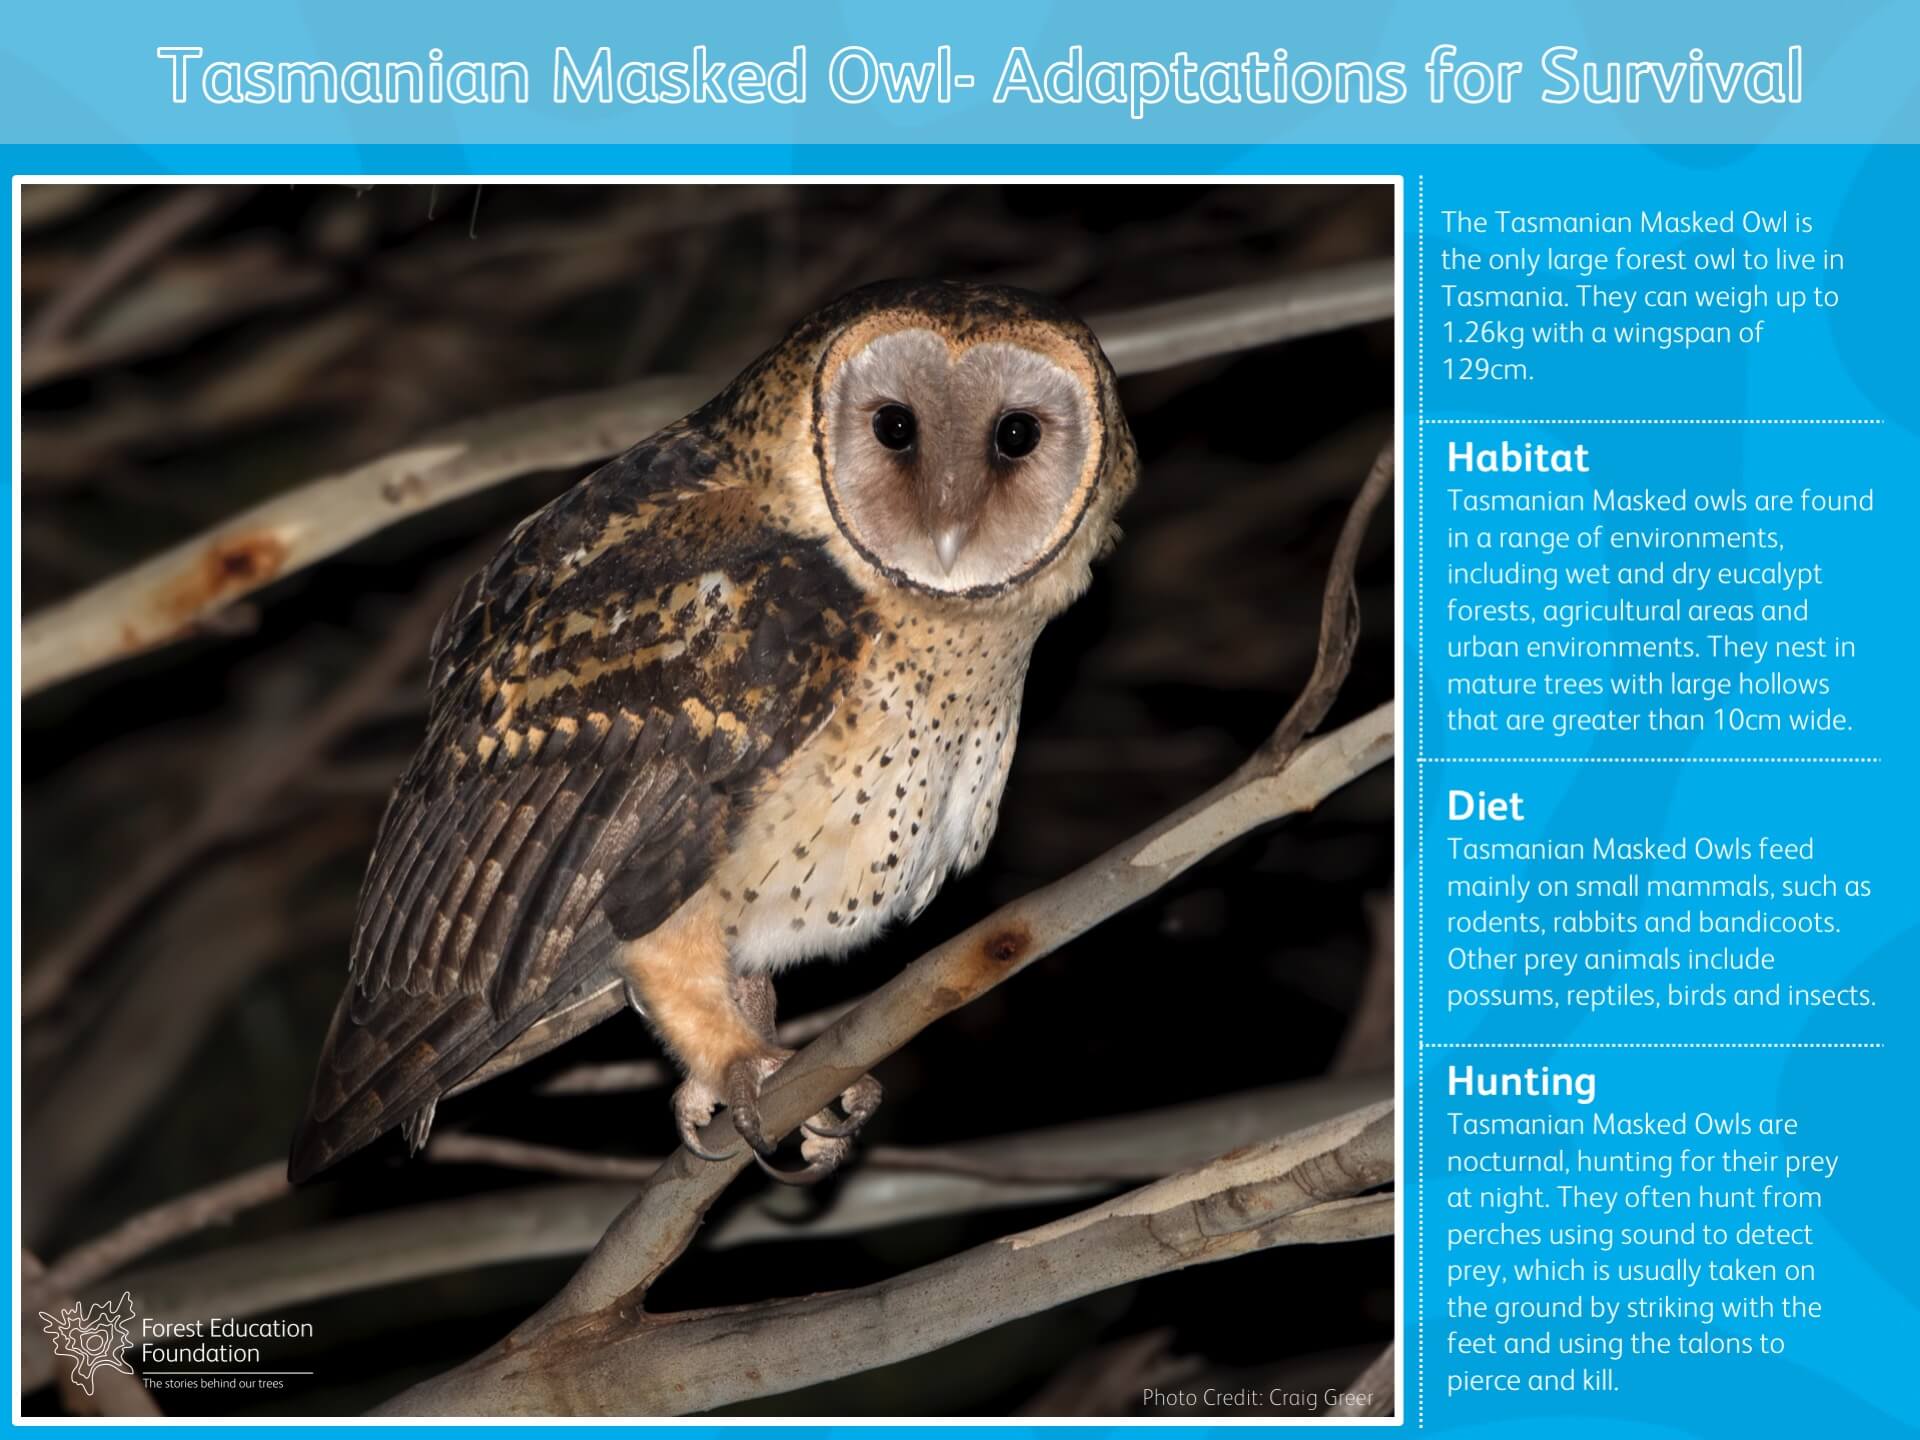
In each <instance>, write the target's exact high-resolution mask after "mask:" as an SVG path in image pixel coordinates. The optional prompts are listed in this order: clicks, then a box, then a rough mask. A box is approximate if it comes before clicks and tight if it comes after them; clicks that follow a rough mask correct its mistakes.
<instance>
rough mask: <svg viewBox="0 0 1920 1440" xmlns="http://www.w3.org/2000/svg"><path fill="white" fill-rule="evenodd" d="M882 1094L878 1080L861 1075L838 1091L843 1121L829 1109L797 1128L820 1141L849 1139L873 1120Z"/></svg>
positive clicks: (883, 1091) (884, 1092)
mask: <svg viewBox="0 0 1920 1440" xmlns="http://www.w3.org/2000/svg"><path fill="white" fill-rule="evenodd" d="M885 1095H886V1091H885V1090H883V1089H881V1088H880V1082H879V1081H878V1080H876V1079H874V1078H873V1076H871V1075H862V1076H861V1077H860V1078H859V1079H858V1080H856V1081H854V1082H853V1084H851V1085H849V1086H848V1087H847V1088H846V1089H845V1090H842V1091H841V1092H840V1105H841V1107H842V1108H843V1109H844V1110H845V1111H846V1112H847V1114H846V1118H845V1119H844V1120H842V1119H839V1118H838V1117H836V1116H835V1115H834V1113H833V1112H832V1111H831V1110H822V1111H821V1112H820V1113H819V1114H818V1115H815V1116H814V1117H813V1118H812V1119H811V1120H808V1121H806V1122H805V1123H804V1124H803V1125H802V1126H801V1127H800V1128H801V1129H803V1130H805V1131H806V1132H807V1133H808V1134H809V1135H815V1136H818V1137H819V1138H820V1139H822V1140H851V1139H852V1138H853V1137H854V1136H856V1135H858V1134H859V1133H860V1131H861V1128H862V1127H863V1126H865V1125H866V1123H867V1121H869V1120H871V1119H872V1118H873V1112H874V1111H876V1110H878V1109H879V1108H880V1101H881V1099H882V1098H883V1097H884V1096H885Z"/></svg>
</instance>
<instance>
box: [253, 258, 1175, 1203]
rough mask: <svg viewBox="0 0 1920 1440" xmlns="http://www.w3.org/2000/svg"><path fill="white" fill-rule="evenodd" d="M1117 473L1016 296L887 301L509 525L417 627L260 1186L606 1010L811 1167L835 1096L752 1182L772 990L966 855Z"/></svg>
mask: <svg viewBox="0 0 1920 1440" xmlns="http://www.w3.org/2000/svg"><path fill="white" fill-rule="evenodd" d="M1137 463H1138V462H1137V456H1136V452H1135V448H1134V443H1133V438H1132V435H1131V434H1130V433H1129V431H1128V428H1127V422H1126V419H1125V417H1124V416H1123V414H1122V413H1121V409H1120V404H1119V400H1118V398H1117V394H1116V389H1115V383H1114V375H1113V371H1112V368H1111V367H1110V366H1109V364H1108V363H1107V359H1106V357H1105V355H1104V354H1102V352H1101V350H1100V346H1099V344H1098V343H1097V342H1096V340H1095V339H1094V336H1093V334H1092V333H1091V332H1090V331H1089V330H1088V329H1087V327H1086V326H1085V325H1084V324H1082V323H1081V322H1080V321H1079V320H1077V319H1075V318H1074V317H1073V316H1072V315H1070V314H1068V313H1067V312H1066V311H1065V310H1063V309H1061V308H1060V307H1059V306H1057V305H1055V304H1053V303H1052V302H1050V301H1048V300H1045V299H1043V298H1041V297H1039V296H1037V295H1031V294H1027V293H1024V292H1021V291H1018V290H1012V289H1005V288H1001V287H997V286H987V285H973V284H956V283H949V282H889V283H884V284H880V285H874V286H870V287H867V288H865V289H861V290H857V291H855V292H853V293H852V294H849V295H847V296H845V297H843V298H842V299H840V300H838V301H836V302H835V303H833V304H831V305H829V306H827V307H826V308H824V309H822V310H820V311H818V312H816V313H815V314H813V315H810V316H809V317H807V318H806V319H805V320H803V321H801V322H800V323H799V324H798V325H797V326H796V327H795V328H794V329H793V330H792V331H791V332H790V333H789V334H788V335H787V337H786V338H785V339H784V340H782V341H781V342H780V343H779V344H778V345H776V346H775V347H774V348H773V349H771V350H769V351H768V352H767V353H766V354H765V355H763V356H761V357H760V358H759V359H758V360H756V361H755V362H754V363H753V364H752V365H750V366H749V367H748V368H747V369H746V370H745V372H744V373H742V374H741V375H740V376H739V378H738V379H736V380H735V381H734V382H733V383H732V384H731V385H729V386H728V387H727V388H726V389H725V390H724V391H723V392H722V393H721V394H720V395H719V396H717V397H716V398H715V399H713V400H712V401H710V402H709V403H708V404H706V405H705V406H703V407H702V408H701V409H699V410H697V411H695V412H694V413H693V414H692V415H689V416H688V417H686V418H685V419H683V420H680V421H677V422H675V423H674V424H672V425H669V426H667V427H666V428H665V429H664V430H662V431H660V432H659V433H658V434H656V435H654V436H653V437H652V438H650V439H648V440H645V441H642V442H641V443H640V444H638V445H636V446H634V447H633V448H632V449H631V450H628V451H627V452H626V453H625V454H623V455H621V456H619V457H618V458H617V459H615V460H612V461H610V462H609V463H608V464H606V465H605V466H603V467H601V468H600V469H599V470H597V471H595V472H594V473H593V474H592V475H590V476H588V477H587V478H586V479H585V480H583V481H581V482H580V483H579V484H578V485H576V486H575V487H574V488H573V489H571V490H569V491H567V492H566V493H565V494H563V495H561V496H560V497H559V498H558V499H557V500H555V501H554V502H553V503H552V504H550V505H548V506H547V507H546V508H545V509H544V510H541V511H540V512H538V513H537V514H535V515H533V516H532V517H531V518H529V519H527V520H526V521H524V522H522V523H521V524H520V526H519V527H518V528H517V529H516V530H515V531H514V532H513V533H512V534H511V536H509V538H508V539H507V541H506V543H505V544H504V545H503V546H502V548H501V549H500V551H499V552H498V553H497V554H496V555H495V556H494V557H493V559H492V560H491V562H490V563H489V564H487V565H486V567H485V568H484V569H482V570H481V571H480V573H478V574H477V575H475V576H473V577H472V578H471V579H470V580H469V581H468V582H467V583H466V585H465V587H464V588H463V590H462V591H461V593H460V595H459V597H458V598H457V599H456V601H455V602H454V604H453V606H452V608H451V609H449V610H448V612H447V614H446V615H445V616H444V617H443V618H442V620H441V622H440V625H439V628H438V630H437V632H436V634H435V636H434V639H433V642H432V647H431V656H430V658H431V671H430V679H429V687H430V697H429V706H428V716H427V734H426V739H425V742H424V744H423V745H422V746H421V748H420V750H419V752H418V753H417V754H416V755H415V757H414V758H413V761H412V763H411V764H410V765H409V767H408V768H407V770H406V772H405V774H404V775H403V776H402V778H401V779H400V782H399V784H398V786H397V787H396V789H395V791H394V794H393V797H392V800H391V801H390V803H389V804H388V807H387V810H386V814H385V817H384V818H383V820H382V821H381V825H380V830H379V836H378V839H377V840H376V842H375V845H374V850H373V856H372V859H371V861H370V862H369V864H368V867H367V871H366V877H365V880H364V883H363V885H362V889H361V893H360V901H359V909H358V914H357V916H356V920H355V924H354V930H353V937H352V945H351V954H350V960H349V974H348V981H347V986H346V992H345V994H344V995H342V997H341V999H340V1002H339V1005H338V1007H337V1008H336V1010H335V1012H334V1016H333V1021H332V1024H331V1026H330V1028H329V1030H328V1032H327V1037H326V1040H325V1044H324V1047H323V1050H322V1053H321V1057H320V1062H319V1067H318V1073H317V1075H316V1077H315V1080H314V1084H313V1091H312V1096H311V1098H310V1100H309V1102H308V1105H307V1110H306V1114H305V1117H304V1119H303V1121H302V1123H301V1125H300V1128H299V1132H298V1134H297V1135H296V1136H295V1139H294V1142H293V1148H292V1158H291V1163H290V1165H289V1173H290V1175H291V1176H292V1178H293V1179H294V1180H296V1181H298V1180H301V1179H304V1178H306V1177H308V1176H311V1175H313V1174H314V1173H316V1172H317V1171H320V1170H322V1169H324V1168H325V1167H327V1166H328V1165H331V1164H332V1163H334V1162H335V1161H336V1160H338V1159H340V1158H341V1157H342V1156H344V1155H346V1154H348V1153H350V1152H351V1151H354V1150H356V1149H358V1148H359V1147H361V1146H363V1145H366V1144H367V1143H368V1142H370V1141H372V1140H373V1139H375V1138H376V1137H378V1136H379V1135H381V1134H382V1133H383V1132H385V1131H387V1130H389V1129H392V1128H394V1127H396V1126H398V1127H400V1128H401V1129H402V1130H403V1131H404V1133H405V1135H406V1137H407V1139H408V1140H409V1142H410V1143H411V1145H412V1146H413V1148H415V1149H418V1148H419V1147H420V1146H421V1145H422V1144H424V1143H425V1140H426V1137H427V1133H428V1130H429V1128H430V1126H431V1124H432V1121H433V1114H434V1107H435V1105H436V1103H437V1102H438V1101H439V1100H440V1099H441V1098H442V1097H443V1096H445V1095H447V1094H448V1093H449V1092H451V1091H454V1090H458V1089H461V1088H465V1087H466V1086H467V1085H470V1084H472V1083H475V1081H476V1080H477V1079H478V1078H483V1077H485V1076H489V1075H491V1074H495V1073H498V1071H499V1070H500V1069H503V1068H508V1067H510V1066H511V1065H514V1064H518V1063H522V1062H524V1061H525V1060H526V1059H529V1058H531V1057H532V1056H533V1055H535V1054H538V1053H539V1052H541V1051H543V1050H545V1049H548V1048H551V1047H552V1046H553V1045H557V1044H559V1043H560V1042H561V1041H563V1040H565V1039H568V1038H570V1037H571V1036H572V1035H574V1034H577V1033H579V1031H580V1030H582V1029H584V1028H586V1027H587V1026H588V1025H591V1024H593V1023H596V1022H597V1021H598V1020H600V1019H602V1018H604V1017H606V1016H607V1015H609V1014H612V1013H617V1011H618V1010H619V1009H620V1008H621V1007H622V1006H623V1005H628V1004H630V1005H631V1006H632V1007H633V1008H635V1009H636V1010H638V1011H639V1012H640V1013H641V1014H642V1015H643V1016H644V1017H645V1018H646V1020H647V1022H648V1023H649V1024H650V1025H651V1026H652V1027H653V1029H654V1031H655V1032H656V1033H657V1035H658V1037H659V1039H660V1040H661V1042H662V1043H663V1045H664V1046H665V1048H666V1050H667V1051H668V1052H669V1054H670V1055H671V1056H672V1058H673V1059H674V1061H675V1062H677V1064H678V1066H679V1068H680V1069H681V1070H682V1071H683V1072H684V1076H685V1079H684V1083H683V1084H681V1085H680V1087H679V1088H678V1090H677V1091H676V1092H675V1093H674V1097H673V1113H674V1118H675V1122H676V1127H677V1129H678V1131H679V1134H680V1137H681V1139H682V1141H683V1142H684V1143H685V1144H686V1145H687V1146H688V1148H689V1149H691V1150H692V1151H693V1152H694V1153H696V1154H699V1155H702V1156H705V1157H707V1158H719V1157H715V1156H713V1155H711V1154H710V1152H708V1151H707V1150H705V1149H703V1147H702V1142H701V1137H700V1131H701V1129H702V1127H703V1126H705V1125H706V1124H707V1122H708V1121H710V1120H711V1119H712V1117H713V1114H714V1112H715V1109H716V1107H719V1106H723V1105H724V1106H726V1107H727V1108H728V1109H729V1110H730V1111H731V1113H732V1118H733V1123H734V1128H735V1129H736V1131H737V1132H738V1133H739V1135H740V1136H741V1138H742V1139H743V1140H744V1141H745V1142H746V1143H747V1144H748V1145H749V1146H751V1148H752V1149H753V1151H754V1152H755V1154H756V1157H757V1158H758V1159H759V1160H760V1163H761V1164H762V1165H763V1166H764V1167H765V1168H767V1169H768V1170H769V1171H771V1172H773V1173H775V1174H777V1175H778V1176H780V1177H781V1178H784V1179H790V1180H800V1181H806V1180H812V1179H817V1178H819V1177H820V1176H821V1175H824V1174H826V1173H829V1172H831V1170H832V1169H833V1168H834V1167H835V1166H837V1165H838V1164H839V1163H840V1162H841V1161H842V1159H843V1158H844V1157H845V1155H846V1153H847V1150H848V1146H849V1145H850V1143H851V1137H852V1136H853V1135H854V1134H855V1133H856V1132H857V1131H858V1129H859V1127H860V1126H861V1124H862V1123H863V1122H864V1121H865V1120H866V1119H867V1118H868V1117H869V1116H870V1115H871V1114H872V1113H873V1110H874V1107H875V1106H876V1105H877V1104H878V1103H879V1099H880V1091H879V1087H878V1085H877V1084H876V1083H875V1082H874V1081H873V1079H872V1077H870V1076H869V1077H865V1078H863V1079H862V1080H860V1081H859V1082H858V1083H856V1084H855V1085H853V1086H851V1087H849V1088H848V1090H847V1091H846V1092H845V1093H844V1094H843V1095H842V1096H841V1097H840V1100H839V1101H838V1104H837V1108H834V1107H830V1108H829V1109H828V1110H825V1111H822V1112H821V1113H820V1114H818V1115H816V1116H814V1117H813V1118H812V1119H811V1120H809V1121H808V1123H807V1125H806V1127H805V1128H804V1130H803V1131H802V1141H801V1146H800V1151H801V1155H800V1160H801V1163H800V1165H799V1166H798V1167H797V1168H788V1167H786V1166H775V1165H773V1164H771V1163H769V1162H770V1160H771V1158H772V1157H773V1156H774V1154H775V1147H774V1146H773V1145H772V1144H770V1143H769V1141H768V1138H767V1136H766V1135H765V1134H764V1133H763V1130H762V1127H761V1124H760V1120H759V1113H758V1098H759V1094H760V1090H761V1086H762V1085H763V1084H764V1082H765V1081H766V1079H767V1077H768V1076H769V1075H771V1074H772V1073H773V1072H774V1071H775V1070H776V1069H777V1068H778V1067H779V1066H780V1065H781V1063H782V1062H783V1061H785V1060H786V1059H787V1058H788V1056H789V1055H790V1053H791V1052H789V1051H787V1050H784V1049H782V1048H781V1047H780V1046H779V1045H778V1044H776V1043H775V1040H774V1030H773V991H772V981H771V977H772V976H773V975H774V974H775V973H777V972H778V971H780V970H781V969H782V968H783V967H785V966H788V965H793V964H796V963H799V962H801V961H805V960H812V959H818V958H821V957H827V956H837V955H842V954H845V953H846V952H847V951H849V950H851V949H853V948H854V947H856V946H858V945H860V944H862V943H863V942H865V941H867V940H869V939H871V938H872V937H873V936H874V935H875V934H877V933H878V932H879V931H880V930H881V929H883V928H884V927H886V926H888V925H889V924H893V923H896V922H904V921H908V920H911V919H912V918H913V917H914V916H916V915H918V914H919V913H920V912H921V911H922V910H923V909H925V907H926V906H927V904H928V902H929V901H931V900H932V898H933V896H934V894H935V893H936V892H937V891H938V890H939V888H940V886H941V884H942V883H943V882H944V881H945V879H946V878H947V877H948V876H950V875H953V874H955V873H958V872H960V871H962V870H965V869H966V868H967V867H968V866H971V865H973V864H974V863H975V862H977V861H978V860H979V859H980V856H981V854H982V852H983V851H984V850H985V848H986V845H987V843H988V840H989V839H990V837H991V836H992V834H993V830H994V822H995V818H996V814H997V811H998V808H999V803H1000V796H1001V791H1002V787H1003V786H1004V784H1005V782H1006V777H1007V768H1008V764H1009V761H1010V760H1011V757H1012V754H1013V746H1014V735H1015V731H1016V729H1017V727H1018V723H1019V716H1020V695H1021V687H1022V682H1023V681H1024V678H1025V674H1026V670H1027V663H1028V659H1029V657H1030V656H1031V654H1032V651H1033V645H1034V642H1035V640H1036V639H1037V637H1038V636H1039V634H1040V631H1041V628H1042V627H1043V626H1044V625H1045V624H1046V622H1047V621H1048V620H1049V619H1050V618H1051V617H1052V616H1054V615H1056V614H1058V613H1060V611H1062V610H1063V609H1065V608H1066V607H1067V606H1068V605H1069V604H1071V603H1072V602H1073V600H1074V599H1075V598H1076V597H1077V596H1079V595H1080V594H1081V593H1082V591H1084V590H1085V589H1086V587H1087V584H1088V580H1089V575H1090V566H1091V565H1092V563H1093V562H1094V560H1095V559H1096V558H1098V557H1099V556H1100V555H1102V554H1103V553H1104V552H1105V551H1106V549H1107V548H1108V547H1109V546H1110V545H1111V544H1112V543H1113V541H1114V540H1115V538H1116V537H1117V535H1118V530H1117V528H1116V526H1115V523H1114V515H1115V511H1116V510H1117V508H1118V507H1119V505H1120V503H1121V501H1122V500H1124V499H1125V498H1126V495H1127V493H1128V491H1129V490H1130V489H1131V488H1132V486H1133V484H1134V479H1135V474H1136V470H1137Z"/></svg>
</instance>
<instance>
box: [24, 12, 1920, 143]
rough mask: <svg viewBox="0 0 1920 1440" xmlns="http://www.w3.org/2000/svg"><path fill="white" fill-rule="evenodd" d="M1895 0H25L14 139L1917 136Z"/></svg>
mask: <svg viewBox="0 0 1920 1440" xmlns="http://www.w3.org/2000/svg"><path fill="white" fill-rule="evenodd" d="M1917 71H1920V55H1916V53H1915V51H1914V49H1913V46H1912V23H1911V11H1910V10H1909V9H1908V8H1907V4H1906V0H1825V3H1822V4H1820V5H1818V6H1809V5H1804V4H1779V3H1763V0H1754V3H1747V4H1738V5H1735V4H1705V3H1673V0H1664V3H1648V0H1611V3H1607V4H1604V5H1601V4H1574V3H1567V0H1560V3H1550V0H1477V3H1471V4H1467V3H1459V4H1437V3H1413V0H1402V3H1397V4H1387V3H1378V0H1376V3H1340V4H1329V3H1325V0H1315V3H1311V4H1303V3H1295V0H1273V3H1268V4H1234V5H1224V4H1211V5H1201V4H1184V5H1183V4H1158V5H1151V6H1148V5H1129V6H1126V7H1124V8H1123V7H1122V6H1120V5H1118V4H1114V3H1085V0H1054V3H1042V0H1034V3H1025V4H1005V3H997V0H995V3H966V4H959V5H950V6H931V5H924V4H920V5H911V4H901V3H898V0H889V3H870V0H839V3H831V4H807V5H798V4H794V3H792V0H784V3H766V0H734V3H727V4H708V5H661V4H653V3H642V0H573V3H560V4H554V3H549V4H544V5H484V6H483V5H474V4H462V5H454V4H449V3H445V0H438V3H428V0H408V3H381V4H373V3H367V0H307V3H303V4H277V5H276V4H266V3H259V0H253V3H233V0H211V3H203V4H190V5H153V4H134V3H124V0H110V3H92V4H64V5H38V4H36V5H15V6H12V7H10V8H9V12H8V17H7V24H6V26H5V35H4V37H0V142H9V143H22V142H41V143H48V142H54V143H86V144H116V143H140V144H143V145H171V144H210V143H212V144H220V143H224V144H273V143H278V144H289V143H295V144H305V143H319V144H332V145H352V146H364V145H380V144H416V145H422V144H424V145H479V144H529V143H538V144H576V145H577V144H656V143H663V142H669V143H679V144H686V143H735V144H738V143H751V144H771V145H799V144H848V143H858V144H866V145H872V144H892V143H911V144H922V145H924V144H930V143H931V144H944V143H950V142H966V143H970V144H982V143H986V144H995V143H998V144H1006V143H1015V144H1017V143H1034V142H1039V143H1050V144H1067V143H1074V144H1078V143H1126V144H1159V143H1179V144H1223V143H1224V144H1274V143H1282V144H1349V143H1370V144H1405V143H1429V142H1433V143H1476V142H1501V143H1514V142H1525V143H1566V142H1596V143H1635V144H1679V143H1719V144H1727V143H1733V144H1746V143H1756V144H1757V143H1771V144H1778V143H1831V142H1866V143H1883V144H1884V143H1901V142H1912V141H1914V140H1916V139H1920V81H1917V80H1916V73H1917Z"/></svg>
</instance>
